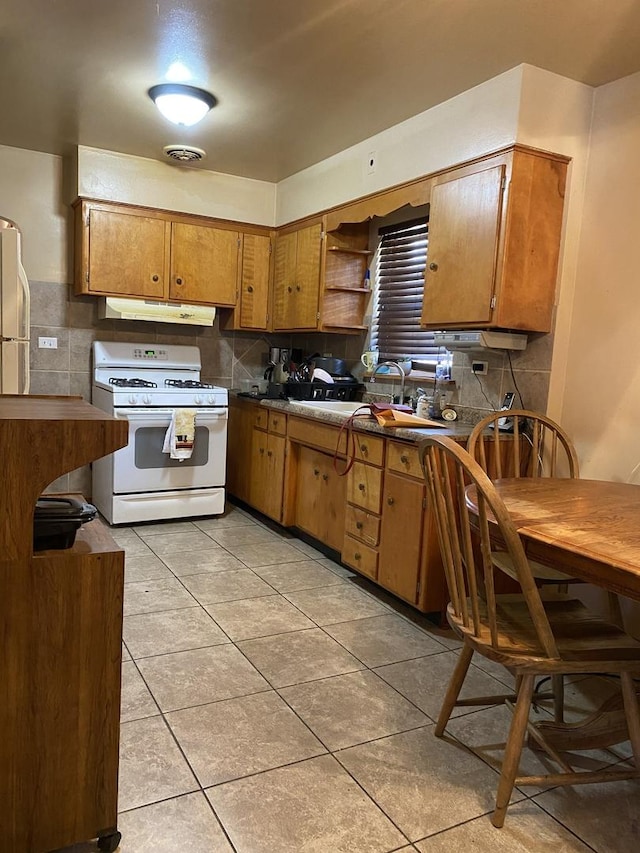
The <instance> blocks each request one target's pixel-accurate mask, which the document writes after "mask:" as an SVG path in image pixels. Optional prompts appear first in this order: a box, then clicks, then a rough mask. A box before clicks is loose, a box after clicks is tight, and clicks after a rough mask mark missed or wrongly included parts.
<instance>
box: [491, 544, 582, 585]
mask: <svg viewBox="0 0 640 853" xmlns="http://www.w3.org/2000/svg"><path fill="white" fill-rule="evenodd" d="M491 562H492V563H493V565H494V566H496V567H497V568H498V569H500V570H501V571H503V572H504V573H505V574H506V575H509V577H510V578H513V579H514V580H518V573H517V571H516V568H515V566H514V565H513V560H512V559H511V557H510V556H509V554H508V553H507V552H506V551H492V553H491ZM529 567H530V568H531V574H532V575H533V576H534V578H535V579H536V580H539V581H543V582H545V583H557V584H562V583H582V581H579V580H578V579H577V578H574V577H572V576H571V575H566V574H564V573H563V572H559V571H558V570H557V569H552V568H551V567H550V566H544V565H543V564H542V563H538V562H536V560H529Z"/></svg>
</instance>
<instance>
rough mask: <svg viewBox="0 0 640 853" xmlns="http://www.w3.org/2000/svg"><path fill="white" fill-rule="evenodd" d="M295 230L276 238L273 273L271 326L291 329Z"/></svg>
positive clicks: (295, 246) (295, 244)
mask: <svg viewBox="0 0 640 853" xmlns="http://www.w3.org/2000/svg"><path fill="white" fill-rule="evenodd" d="M297 245H298V238H297V234H296V232H295V231H294V232H292V233H291V234H283V235H278V237H277V238H276V249H275V253H276V254H275V260H274V273H273V328H274V329H291V328H293V326H292V325H291V324H292V322H293V316H292V306H293V292H294V287H295V277H296V254H297Z"/></svg>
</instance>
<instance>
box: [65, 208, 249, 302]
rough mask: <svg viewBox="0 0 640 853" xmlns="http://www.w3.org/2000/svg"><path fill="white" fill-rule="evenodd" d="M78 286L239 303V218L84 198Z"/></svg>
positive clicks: (93, 290)
mask: <svg viewBox="0 0 640 853" xmlns="http://www.w3.org/2000/svg"><path fill="white" fill-rule="evenodd" d="M75 213H76V273H75V290H76V293H84V294H93V295H100V296H109V295H117V296H131V297H134V298H135V297H137V298H141V299H158V300H171V301H177V302H191V303H204V304H208V305H220V306H229V307H231V306H234V305H235V304H236V299H237V292H238V286H239V284H238V283H239V276H240V252H241V248H242V236H243V235H242V232H241V231H240V230H239V227H238V224H237V223H232V222H228V223H227V222H221V221H218V220H207V219H205V218H204V217H197V216H182V215H181V214H174V213H172V212H170V211H164V210H153V209H150V208H139V207H133V206H130V205H121V204H112V203H103V202H96V201H91V200H88V199H79V200H78V201H77V202H76V203H75Z"/></svg>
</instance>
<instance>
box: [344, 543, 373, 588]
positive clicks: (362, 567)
mask: <svg viewBox="0 0 640 853" xmlns="http://www.w3.org/2000/svg"><path fill="white" fill-rule="evenodd" d="M342 562H343V563H346V565H347V566H351V568H353V569H356V571H358V572H361V573H362V574H363V575H367V577H370V578H372V579H373V580H375V579H376V577H377V575H378V552H377V551H376V550H375V549H374V548H370V547H369V546H368V545H363V543H362V542H358V541H357V540H356V539H352V538H351V536H345V537H344V544H343V546H342Z"/></svg>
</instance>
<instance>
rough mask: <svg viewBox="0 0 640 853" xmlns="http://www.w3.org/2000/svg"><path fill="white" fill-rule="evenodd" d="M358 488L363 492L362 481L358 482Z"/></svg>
mask: <svg viewBox="0 0 640 853" xmlns="http://www.w3.org/2000/svg"><path fill="white" fill-rule="evenodd" d="M358 488H359V489H360V491H361V492H364V490H365V485H364V483H358Z"/></svg>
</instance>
